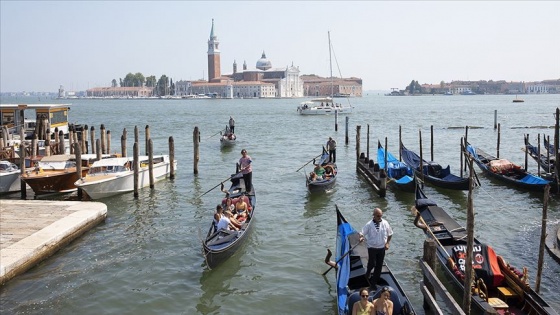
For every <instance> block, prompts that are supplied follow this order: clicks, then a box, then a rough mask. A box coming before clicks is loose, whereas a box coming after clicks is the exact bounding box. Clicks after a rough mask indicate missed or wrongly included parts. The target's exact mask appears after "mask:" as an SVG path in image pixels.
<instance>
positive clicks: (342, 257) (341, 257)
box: [323, 241, 362, 276]
mask: <svg viewBox="0 0 560 315" xmlns="http://www.w3.org/2000/svg"><path fill="white" fill-rule="evenodd" d="M361 242H362V241H359V242H358V243H356V245H354V246H352V248H350V249H349V250H348V251H347V252H346V253H344V255H342V256H340V258H339V259H338V260H337V261H336V262H335V263H334V266H338V263H339V262H340V261H341V260H342V259H344V257H346V256H348V254H350V252H351V251H353V250H354V248H356V246H358V245H360V243H361ZM334 266H332V265H331V267H330V268H329V269H328V270H327V271H325V272H323V276H324V275H326V274H327V273H328V272H329V271H331V269H333V268H334Z"/></svg>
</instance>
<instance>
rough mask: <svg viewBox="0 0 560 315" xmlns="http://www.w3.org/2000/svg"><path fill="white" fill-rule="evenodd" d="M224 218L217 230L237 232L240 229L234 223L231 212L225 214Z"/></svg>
mask: <svg viewBox="0 0 560 315" xmlns="http://www.w3.org/2000/svg"><path fill="white" fill-rule="evenodd" d="M224 214H225V215H224V216H223V217H222V218H221V219H220V221H219V222H218V226H217V229H218V231H219V230H235V231H237V230H238V229H239V228H238V227H236V226H235V225H234V224H233V222H232V220H231V219H232V214H231V211H226V212H224Z"/></svg>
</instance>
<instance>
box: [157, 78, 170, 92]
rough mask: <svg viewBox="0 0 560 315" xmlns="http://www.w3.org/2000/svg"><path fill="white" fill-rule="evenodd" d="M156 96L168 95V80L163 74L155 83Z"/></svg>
mask: <svg viewBox="0 0 560 315" xmlns="http://www.w3.org/2000/svg"><path fill="white" fill-rule="evenodd" d="M157 94H158V95H160V96H165V95H169V78H168V77H167V76H166V75H165V74H163V75H162V76H161V77H160V78H159V80H158V82H157Z"/></svg>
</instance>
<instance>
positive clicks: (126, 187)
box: [74, 155, 177, 199]
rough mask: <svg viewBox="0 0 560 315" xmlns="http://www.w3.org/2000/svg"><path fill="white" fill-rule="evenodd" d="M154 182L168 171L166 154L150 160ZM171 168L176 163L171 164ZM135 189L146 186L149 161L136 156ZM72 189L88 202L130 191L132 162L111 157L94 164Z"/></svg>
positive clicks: (148, 182)
mask: <svg viewBox="0 0 560 315" xmlns="http://www.w3.org/2000/svg"><path fill="white" fill-rule="evenodd" d="M152 160H153V174H154V180H155V181H159V180H161V179H163V178H165V177H167V176H168V175H169V174H170V172H171V163H170V160H169V155H156V156H154V157H153V159H152ZM173 163H174V166H175V169H176V167H177V161H176V160H175V161H173ZM139 166H140V167H139V169H138V187H139V188H142V187H147V186H149V185H150V173H149V158H148V156H141V157H139ZM74 184H75V185H76V187H78V188H80V189H82V190H83V191H85V192H86V194H87V195H88V196H89V197H90V198H91V199H100V198H106V197H110V196H113V195H117V194H121V193H125V192H130V191H133V190H134V163H133V158H132V157H115V158H106V159H101V160H99V161H95V162H94V163H93V164H92V165H91V167H90V169H89V172H88V173H87V174H85V175H84V176H83V177H82V178H80V179H78V180H76V182H75V183H74Z"/></svg>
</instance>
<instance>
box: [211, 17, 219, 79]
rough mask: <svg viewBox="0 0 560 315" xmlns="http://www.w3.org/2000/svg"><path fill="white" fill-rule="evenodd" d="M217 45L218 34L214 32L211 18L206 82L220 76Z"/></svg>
mask: <svg viewBox="0 0 560 315" xmlns="http://www.w3.org/2000/svg"><path fill="white" fill-rule="evenodd" d="M219 45H220V42H219V41H218V36H216V35H215V34H214V19H212V29H211V30H210V39H208V82H212V80H213V79H214V78H219V77H220V76H221V73H220V50H219Z"/></svg>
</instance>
